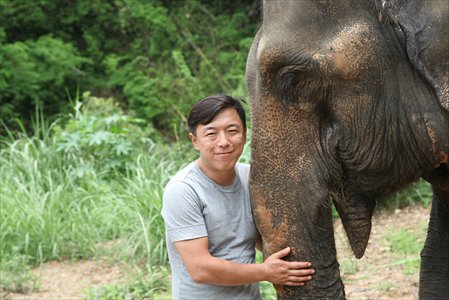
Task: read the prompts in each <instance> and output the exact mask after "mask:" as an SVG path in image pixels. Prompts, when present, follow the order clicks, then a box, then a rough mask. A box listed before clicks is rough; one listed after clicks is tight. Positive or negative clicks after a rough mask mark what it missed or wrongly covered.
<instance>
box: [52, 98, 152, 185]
mask: <svg viewBox="0 0 449 300" xmlns="http://www.w3.org/2000/svg"><path fill="white" fill-rule="evenodd" d="M74 109H75V112H74V113H73V114H71V115H70V118H69V120H68V122H67V123H66V124H64V125H57V126H55V127H54V128H53V130H54V132H55V135H54V139H55V140H54V143H55V144H56V145H57V151H60V152H62V153H64V159H65V164H66V165H67V166H68V167H69V172H70V174H71V175H73V176H75V177H78V178H82V177H84V176H89V175H94V174H95V175H96V176H110V175H111V174H112V173H114V172H116V171H117V172H120V173H124V172H125V171H126V169H129V168H134V159H133V158H134V157H136V156H137V155H138V154H140V153H145V152H146V151H148V150H149V148H150V147H151V145H153V144H154V143H153V141H152V140H151V139H150V138H148V137H145V133H144V131H143V130H142V129H141V127H139V126H138V125H144V123H145V122H144V121H143V120H141V119H137V118H133V117H130V116H129V115H125V114H124V112H123V111H122V110H121V109H120V108H119V106H118V105H117V104H115V103H114V101H113V100H112V99H106V100H105V99H102V98H97V97H92V96H90V95H89V94H88V93H85V94H84V96H83V101H82V102H79V101H76V103H75V107H74Z"/></svg>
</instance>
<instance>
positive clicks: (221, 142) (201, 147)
mask: <svg viewBox="0 0 449 300" xmlns="http://www.w3.org/2000/svg"><path fill="white" fill-rule="evenodd" d="M189 137H190V139H191V141H192V143H193V145H194V147H195V148H196V149H197V150H198V151H199V152H200V158H199V160H198V164H199V166H200V168H201V169H202V170H203V171H205V173H206V175H212V174H208V173H210V172H212V173H214V174H215V173H216V172H222V171H231V170H234V165H235V164H236V162H237V161H238V159H239V157H240V155H241V154H242V151H243V146H244V145H245V142H246V130H245V128H244V127H243V124H242V121H241V120H240V117H239V115H238V113H237V111H236V110H235V109H234V108H226V109H223V110H222V111H220V112H219V113H218V114H217V115H216V116H215V118H214V119H213V120H212V122H210V123H209V124H206V125H201V124H200V125H198V126H197V129H196V136H195V135H193V134H192V133H190V134H189Z"/></svg>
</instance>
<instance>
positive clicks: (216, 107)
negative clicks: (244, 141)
mask: <svg viewBox="0 0 449 300" xmlns="http://www.w3.org/2000/svg"><path fill="white" fill-rule="evenodd" d="M229 107H231V108H234V109H235V110H236V111H237V113H238V115H239V117H240V120H241V121H242V124H243V127H244V128H245V129H246V115H245V110H244V109H243V106H242V104H241V103H240V100H237V99H235V98H233V97H231V96H228V95H224V94H216V95H211V96H208V97H206V98H204V99H201V100H200V101H198V102H197V103H196V104H195V105H194V106H193V107H192V110H191V111H190V114H189V118H188V119H187V124H188V125H189V130H190V132H191V133H192V134H193V135H196V128H197V126H198V125H200V124H201V125H206V124H209V123H210V122H212V120H213V119H214V118H215V116H216V115H217V114H218V113H219V112H220V111H222V110H223V109H225V108H229Z"/></svg>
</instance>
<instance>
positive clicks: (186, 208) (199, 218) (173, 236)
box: [162, 162, 261, 299]
mask: <svg viewBox="0 0 449 300" xmlns="http://www.w3.org/2000/svg"><path fill="white" fill-rule="evenodd" d="M236 173H237V176H236V178H235V180H234V182H233V183H232V184H231V185H230V186H221V185H218V184H217V183H215V182H214V181H212V180H211V179H210V178H209V177H207V176H206V175H205V174H204V173H203V172H202V171H201V169H200V168H199V167H198V166H197V165H196V163H194V162H192V163H190V164H189V165H188V166H187V167H185V168H184V169H182V170H181V171H179V172H178V173H177V174H176V175H175V176H174V177H173V178H172V179H171V180H170V182H169V183H168V184H167V186H166V187H165V190H164V196H163V207H162V217H163V218H164V221H165V227H166V242H167V250H168V256H169V259H170V266H171V270H172V294H173V299H261V296H260V291H259V285H258V284H257V283H254V284H247V285H242V286H219V285H211V284H200V283H196V282H194V281H193V280H192V278H191V276H190V274H189V273H188V272H187V269H186V267H185V265H184V263H183V262H182V259H181V257H180V255H179V253H178V251H177V250H176V247H175V244H174V242H177V241H182V240H189V239H195V238H200V237H206V236H207V237H208V239H209V252H210V254H211V255H212V256H214V257H218V258H222V259H226V260H230V261H234V262H238V263H254V262H255V242H256V238H257V229H256V227H255V225H254V221H253V217H252V212H251V206H250V201H249V192H248V173H249V165H247V164H241V163H237V164H236Z"/></svg>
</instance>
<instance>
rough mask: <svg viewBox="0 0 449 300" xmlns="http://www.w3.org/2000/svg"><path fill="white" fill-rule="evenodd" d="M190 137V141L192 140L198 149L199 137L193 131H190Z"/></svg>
mask: <svg viewBox="0 0 449 300" xmlns="http://www.w3.org/2000/svg"><path fill="white" fill-rule="evenodd" d="M189 139H190V141H192V144H193V147H195V149H196V150H198V143H197V140H198V138H197V137H196V136H195V135H194V134H193V133H191V132H189Z"/></svg>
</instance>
